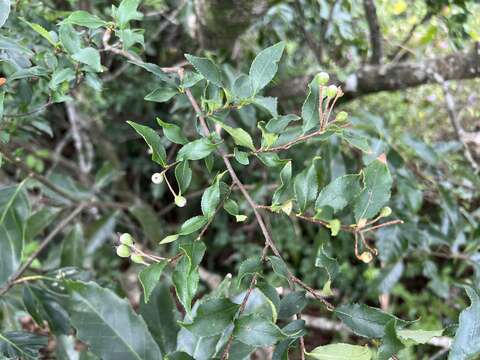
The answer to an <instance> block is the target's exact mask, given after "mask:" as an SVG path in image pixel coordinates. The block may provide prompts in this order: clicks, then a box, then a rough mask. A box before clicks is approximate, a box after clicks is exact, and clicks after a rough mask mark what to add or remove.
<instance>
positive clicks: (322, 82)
mask: <svg viewBox="0 0 480 360" xmlns="http://www.w3.org/2000/svg"><path fill="white" fill-rule="evenodd" d="M329 80H330V76H329V75H328V74H327V73H326V72H320V73H318V74H317V75H316V76H315V81H316V82H317V84H318V85H319V86H321V87H323V86H326V85H327V84H328V82H329ZM325 95H326V96H327V97H328V98H330V99H333V98H335V97H337V96H338V97H340V96H342V95H343V92H342V89H340V88H339V87H337V86H335V85H329V86H326V87H325ZM347 119H348V113H347V112H345V111H340V112H339V113H338V114H337V116H336V117H335V121H337V122H345V121H346V120H347Z"/></svg>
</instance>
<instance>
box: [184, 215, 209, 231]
mask: <svg viewBox="0 0 480 360" xmlns="http://www.w3.org/2000/svg"><path fill="white" fill-rule="evenodd" d="M207 221H208V219H207V217H205V216H194V217H192V218H190V219H188V220H187V221H185V222H184V223H183V224H182V226H181V227H180V231H179V232H178V234H179V235H189V234H191V233H194V232H195V231H198V230H200V229H201V228H202V227H203V226H204V225H205V224H206V223H207Z"/></svg>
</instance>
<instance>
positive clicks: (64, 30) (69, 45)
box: [58, 24, 82, 55]
mask: <svg viewBox="0 0 480 360" xmlns="http://www.w3.org/2000/svg"><path fill="white" fill-rule="evenodd" d="M58 35H59V38H60V43H61V44H62V46H63V47H64V48H65V50H66V51H67V52H68V53H69V54H70V55H73V54H75V53H77V52H78V51H80V49H81V48H82V40H81V36H80V33H78V32H77V31H75V29H74V28H73V26H72V25H69V24H62V25H60V29H59V31H58Z"/></svg>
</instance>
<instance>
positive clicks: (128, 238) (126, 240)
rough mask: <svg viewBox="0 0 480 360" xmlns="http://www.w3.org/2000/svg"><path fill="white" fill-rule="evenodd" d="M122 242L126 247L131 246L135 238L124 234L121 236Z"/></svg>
mask: <svg viewBox="0 0 480 360" xmlns="http://www.w3.org/2000/svg"><path fill="white" fill-rule="evenodd" d="M120 242H121V243H122V244H124V245H127V246H131V245H133V237H132V235H130V234H129V233H124V234H122V235H120Z"/></svg>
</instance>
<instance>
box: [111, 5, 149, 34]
mask: <svg viewBox="0 0 480 360" xmlns="http://www.w3.org/2000/svg"><path fill="white" fill-rule="evenodd" d="M139 5H140V0H122V2H121V3H120V6H119V7H118V9H116V11H115V12H114V18H115V20H116V22H117V23H118V25H119V26H120V28H122V29H123V28H124V27H125V26H126V25H128V23H129V21H131V20H141V19H142V18H143V14H142V13H141V12H138V11H137V8H138V6H139Z"/></svg>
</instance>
